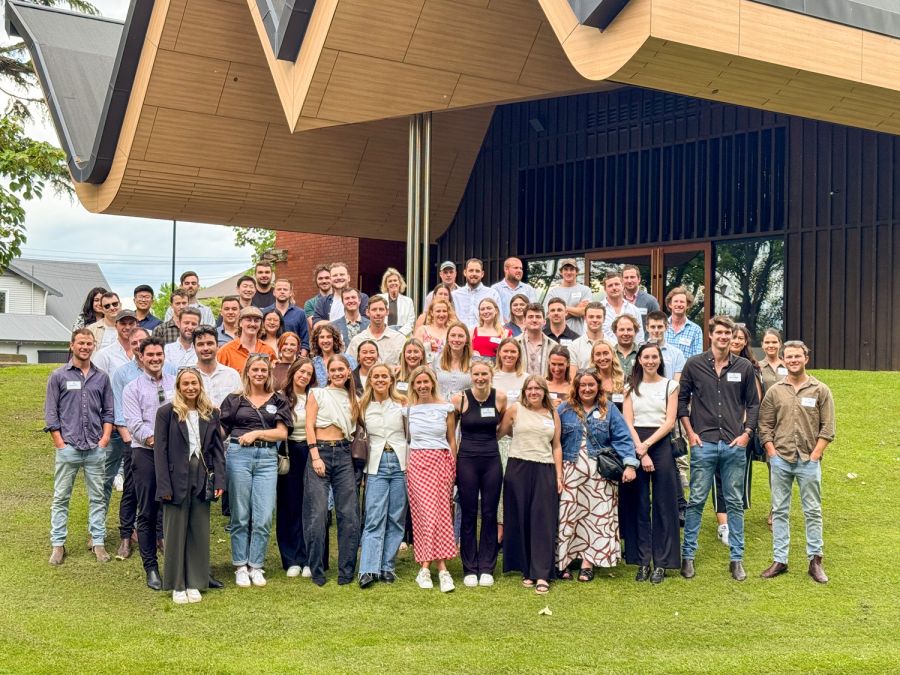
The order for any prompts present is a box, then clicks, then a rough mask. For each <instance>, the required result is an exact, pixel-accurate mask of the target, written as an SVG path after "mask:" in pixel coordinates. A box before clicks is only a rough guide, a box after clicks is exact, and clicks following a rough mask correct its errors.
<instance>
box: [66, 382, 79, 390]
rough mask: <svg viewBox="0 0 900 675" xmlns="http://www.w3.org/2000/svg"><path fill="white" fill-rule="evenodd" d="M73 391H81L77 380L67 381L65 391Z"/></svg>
mask: <svg viewBox="0 0 900 675" xmlns="http://www.w3.org/2000/svg"><path fill="white" fill-rule="evenodd" d="M73 389H81V382H79V381H78V380H67V381H66V391H72V390H73Z"/></svg>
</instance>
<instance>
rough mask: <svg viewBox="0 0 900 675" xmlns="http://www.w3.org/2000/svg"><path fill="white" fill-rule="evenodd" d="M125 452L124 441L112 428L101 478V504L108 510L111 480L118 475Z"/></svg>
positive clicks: (111, 487) (110, 496)
mask: <svg viewBox="0 0 900 675" xmlns="http://www.w3.org/2000/svg"><path fill="white" fill-rule="evenodd" d="M124 451H125V441H123V440H122V437H121V436H120V435H119V431H118V430H117V429H116V428H115V427H114V428H113V432H112V436H110V437H109V445H107V446H106V459H105V467H104V476H103V503H104V504H105V505H106V509H107V510H109V500H110V499H111V498H112V489H113V480H114V479H115V477H116V474H117V473H119V466H120V465H121V464H122V453H123V452H124Z"/></svg>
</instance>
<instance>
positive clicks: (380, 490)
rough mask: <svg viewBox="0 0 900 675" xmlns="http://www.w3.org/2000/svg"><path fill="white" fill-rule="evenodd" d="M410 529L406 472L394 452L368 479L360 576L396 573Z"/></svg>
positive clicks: (385, 458)
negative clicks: (404, 537) (407, 531)
mask: <svg viewBox="0 0 900 675" xmlns="http://www.w3.org/2000/svg"><path fill="white" fill-rule="evenodd" d="M405 527H406V472H405V471H403V469H401V468H400V460H399V459H397V454H396V453H394V452H385V453H382V455H381V462H380V463H379V464H378V473H376V474H368V475H367V476H366V522H365V525H364V526H363V533H362V554H361V555H360V559H359V574H360V575H363V574H366V573H369V574H376V575H377V574H379V573H381V572H393V571H394V558H395V557H396V556H397V551H398V550H399V548H400V542H401V541H403V531H404V529H405Z"/></svg>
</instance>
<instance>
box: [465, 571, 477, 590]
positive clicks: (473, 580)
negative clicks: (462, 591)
mask: <svg viewBox="0 0 900 675" xmlns="http://www.w3.org/2000/svg"><path fill="white" fill-rule="evenodd" d="M463 585H464V586H467V587H469V588H475V587H476V586H477V585H478V575H476V574H467V575H466V576H464V577H463Z"/></svg>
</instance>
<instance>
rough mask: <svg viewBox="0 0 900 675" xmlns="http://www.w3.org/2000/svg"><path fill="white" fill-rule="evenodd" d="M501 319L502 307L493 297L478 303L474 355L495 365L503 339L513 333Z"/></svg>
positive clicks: (473, 339) (473, 345) (473, 342)
mask: <svg viewBox="0 0 900 675" xmlns="http://www.w3.org/2000/svg"><path fill="white" fill-rule="evenodd" d="M501 319H502V316H501V314H500V307H498V306H497V303H496V301H494V299H493V298H484V299H483V300H482V301H481V302H479V303H478V325H477V326H475V328H474V329H473V330H472V355H473V356H474V357H475V358H476V359H480V360H484V361H488V362H489V363H491V364H492V365H493V363H494V359H495V358H496V356H497V347H499V346H500V342H501V340H503V338H506V337H509V336H510V335H511V333H510V331H509V329H508V328H504V327H503V324H502V323H501Z"/></svg>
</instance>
